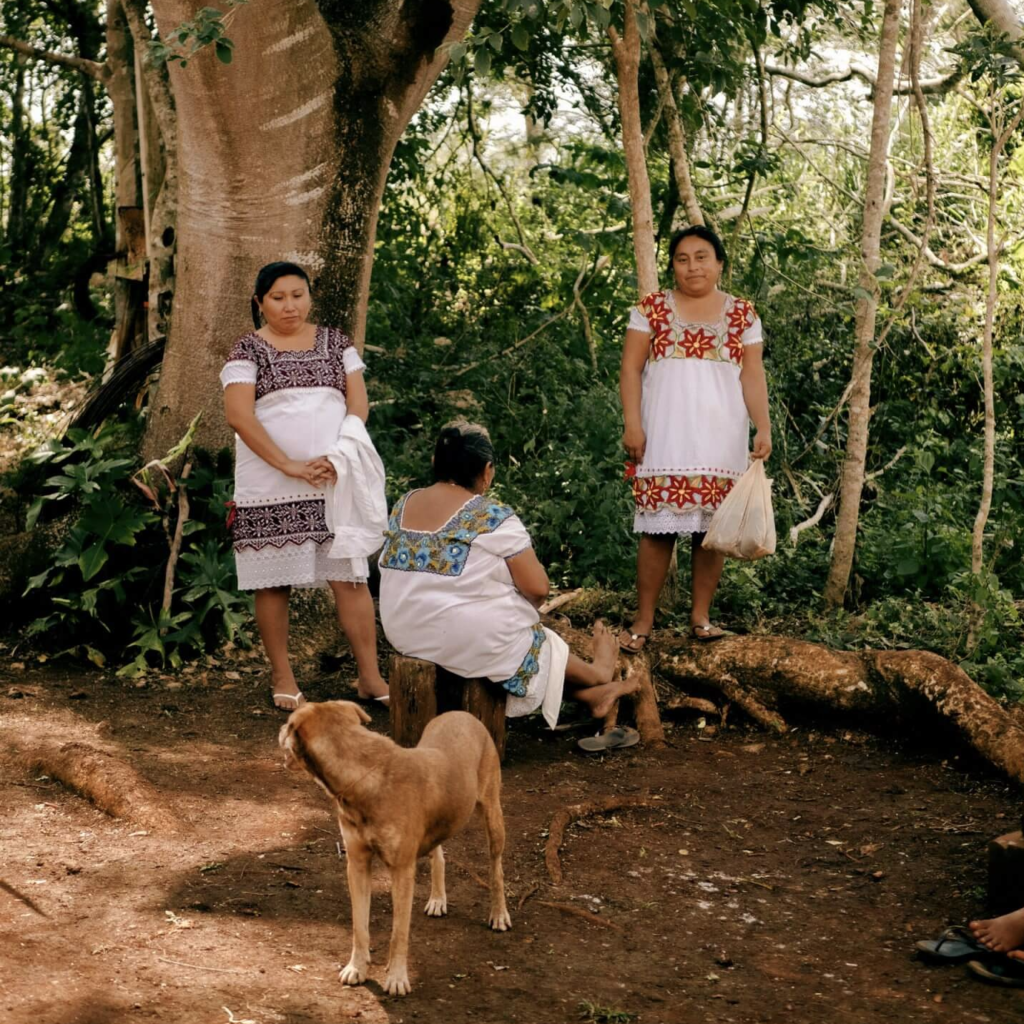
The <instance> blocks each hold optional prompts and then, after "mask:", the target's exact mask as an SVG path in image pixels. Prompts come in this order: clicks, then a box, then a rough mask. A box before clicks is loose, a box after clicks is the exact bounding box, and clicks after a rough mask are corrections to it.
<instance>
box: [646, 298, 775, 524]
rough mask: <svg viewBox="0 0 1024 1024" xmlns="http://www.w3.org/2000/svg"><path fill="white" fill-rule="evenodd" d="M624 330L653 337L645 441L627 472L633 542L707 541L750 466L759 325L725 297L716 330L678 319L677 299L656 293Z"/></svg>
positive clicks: (744, 306) (745, 305)
mask: <svg viewBox="0 0 1024 1024" xmlns="http://www.w3.org/2000/svg"><path fill="white" fill-rule="evenodd" d="M629 329H630V330H637V331H643V332H644V333H646V334H648V335H649V336H650V339H651V340H650V349H649V354H648V361H647V365H646V366H645V367H644V371H643V375H642V377H641V399H640V419H641V425H642V426H643V430H644V434H645V436H646V439H647V443H646V448H645V451H644V458H643V462H641V463H639V464H638V465H636V466H635V468H633V469H632V471H631V473H630V475H631V477H632V485H633V494H634V498H635V500H636V515H635V518H634V521H633V529H634V530H635V531H636V532H637V533H703V532H705V531H706V530H707V527H708V524H709V523H710V521H711V516H712V515H713V514H714V511H715V509H716V508H718V506H719V505H720V504H721V501H722V499H723V498H724V497H725V495H726V493H728V491H729V489H730V488H731V487H732V484H733V483H734V482H735V481H736V480H737V479H739V477H741V476H742V475H743V473H744V472H745V471H746V469H747V464H748V461H749V456H748V443H749V434H750V418H749V415H748V413H747V407H746V403H745V402H744V399H743V388H742V385H741V384H740V370H741V368H742V365H743V351H744V349H745V348H746V346H748V345H757V344H760V343H761V342H762V340H763V339H762V333H761V321H760V319H758V317H757V314H756V313H755V312H754V307H753V306H752V305H751V304H750V303H749V302H746V301H745V300H743V299H736V298H734V297H733V296H731V295H725V296H724V299H723V305H722V314H721V316H720V317H719V319H718V320H717V321H715V322H714V323H708V322H696V321H686V320H683V319H682V318H681V317H680V316H679V314H678V313H677V311H676V306H675V300H674V296H673V293H672V292H671V291H668V292H654V293H653V294H651V295H648V296H646V297H645V298H644V299H643V300H641V302H640V303H639V304H638V305H637V306H635V307H634V308H633V309H632V310H631V312H630V319H629Z"/></svg>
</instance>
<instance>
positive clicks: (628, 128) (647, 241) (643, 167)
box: [608, 0, 658, 296]
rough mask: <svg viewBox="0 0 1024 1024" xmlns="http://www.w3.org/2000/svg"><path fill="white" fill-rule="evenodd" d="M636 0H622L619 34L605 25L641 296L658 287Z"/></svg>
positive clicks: (637, 279)
mask: <svg viewBox="0 0 1024 1024" xmlns="http://www.w3.org/2000/svg"><path fill="white" fill-rule="evenodd" d="M636 9H637V2H636V0H625V11H624V22H623V28H622V35H621V36H620V35H619V33H618V31H617V30H616V28H615V27H614V26H611V27H610V28H609V29H608V37H609V38H610V39H611V42H612V56H613V58H614V60H615V76H616V78H617V80H618V85H619V115H620V117H621V119H622V149H623V152H624V154H625V157H626V170H627V173H628V175H629V203H630V207H631V209H632V212H633V252H634V254H635V256H636V282H637V290H638V292H639V294H640V295H641V296H643V295H649V294H650V293H651V292H653V291H657V289H658V262H657V255H656V253H655V250H654V211H653V209H652V207H651V180H650V177H649V176H648V174H647V158H646V156H645V155H644V129H643V124H642V122H641V119H640V80H639V75H640V29H639V27H638V26H637V22H636Z"/></svg>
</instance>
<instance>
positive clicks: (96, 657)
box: [85, 644, 107, 668]
mask: <svg viewBox="0 0 1024 1024" xmlns="http://www.w3.org/2000/svg"><path fill="white" fill-rule="evenodd" d="M85 656H86V657H87V658H88V659H89V660H90V661H91V662H92V663H93V664H94V665H95V666H96V667H97V668H104V667H105V666H106V664H107V659H106V657H105V656H104V655H103V654H101V653H100V652H99V651H97V650H96V648H95V647H90V646H89V645H88V644H86V645H85Z"/></svg>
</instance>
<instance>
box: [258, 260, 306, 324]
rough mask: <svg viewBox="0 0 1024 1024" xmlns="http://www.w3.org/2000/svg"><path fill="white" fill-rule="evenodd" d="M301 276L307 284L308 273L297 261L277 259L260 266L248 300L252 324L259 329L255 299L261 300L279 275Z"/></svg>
mask: <svg viewBox="0 0 1024 1024" xmlns="http://www.w3.org/2000/svg"><path fill="white" fill-rule="evenodd" d="M292 276H294V277H301V278H302V280H303V281H305V282H306V284H307V285H309V274H307V273H306V272H305V271H304V270H303V269H302V267H300V266H299V265H298V263H286V262H283V261H278V262H277V263H268V264H267V265H266V266H265V267H260V272H259V273H258V274H257V275H256V285H255V287H254V288H253V297H252V299H251V300H250V304H251V306H252V322H253V326H254V327H255V328H256V329H257V330H259V328H260V305H259V302H257V301H256V300H257V299H259V300H260V302H262V301H263V296H264V295H266V294H267V292H269V291H270V289H271V288H273V287H274V282H275V281H276V280H277V279H278V278H281V277H292Z"/></svg>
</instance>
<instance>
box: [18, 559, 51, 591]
mask: <svg viewBox="0 0 1024 1024" xmlns="http://www.w3.org/2000/svg"><path fill="white" fill-rule="evenodd" d="M51 572H53V566H52V565H51V566H50V567H49V568H48V569H44V570H43V571H42V572H41V573H40V574H39V575H38V576H31V577H29V581H28V585H27V586H26V587H25V589H24V590H23V591H22V592H21V596H22V597H24V596H25V595H26V594H27V593H28V592H29V591H30V590H36V589H38V588H39V587H41V586H42V585H43V584H44V583H45V582H46V580H47V577H48V576H49V575H50V573H51Z"/></svg>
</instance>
